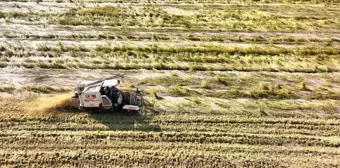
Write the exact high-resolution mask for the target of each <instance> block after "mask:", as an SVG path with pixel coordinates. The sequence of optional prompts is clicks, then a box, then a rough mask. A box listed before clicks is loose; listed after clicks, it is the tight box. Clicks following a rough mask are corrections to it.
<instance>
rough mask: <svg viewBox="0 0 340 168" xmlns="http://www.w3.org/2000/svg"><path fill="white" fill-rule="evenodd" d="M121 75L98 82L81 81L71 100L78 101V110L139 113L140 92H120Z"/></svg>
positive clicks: (141, 99) (140, 103)
mask: <svg viewBox="0 0 340 168" xmlns="http://www.w3.org/2000/svg"><path fill="white" fill-rule="evenodd" d="M123 77H124V75H123V74H118V75H114V76H111V77H108V78H105V79H102V80H98V81H83V82H81V83H80V85H79V86H78V87H76V88H75V90H74V96H73V97H72V98H77V99H79V109H80V110H83V109H85V110H91V109H92V110H106V111H111V112H121V113H140V111H141V108H142V105H143V95H142V92H141V91H140V90H138V88H137V90H136V91H121V90H118V89H117V86H118V85H121V84H122V78H123Z"/></svg>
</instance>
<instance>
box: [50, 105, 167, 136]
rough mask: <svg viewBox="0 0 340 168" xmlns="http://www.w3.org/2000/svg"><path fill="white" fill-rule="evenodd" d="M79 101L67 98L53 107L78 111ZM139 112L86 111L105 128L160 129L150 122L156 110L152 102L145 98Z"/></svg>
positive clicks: (67, 110) (72, 111)
mask: <svg viewBox="0 0 340 168" xmlns="http://www.w3.org/2000/svg"><path fill="white" fill-rule="evenodd" d="M78 104H79V102H78V101H77V100H75V99H71V100H70V99H67V100H66V101H63V102H62V103H60V105H59V106H57V107H54V110H55V111H62V112H65V113H75V114H77V113H79V110H78V107H77V106H78ZM142 109H143V110H142V112H141V113H128V114H122V113H114V112H110V111H87V113H88V114H89V115H90V118H92V119H94V120H96V121H97V122H98V123H101V124H103V125H105V126H106V129H107V130H123V131H129V130H135V131H161V128H160V126H159V125H158V124H156V123H154V122H152V118H153V117H154V116H155V114H156V112H155V111H154V110H153V109H154V108H153V104H152V103H150V102H149V101H147V100H145V101H144V103H143V108H142Z"/></svg>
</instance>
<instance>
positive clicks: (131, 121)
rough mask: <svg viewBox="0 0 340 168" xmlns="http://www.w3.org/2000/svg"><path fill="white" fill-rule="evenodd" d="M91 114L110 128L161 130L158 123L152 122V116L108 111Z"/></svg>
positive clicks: (120, 129) (121, 129)
mask: <svg viewBox="0 0 340 168" xmlns="http://www.w3.org/2000/svg"><path fill="white" fill-rule="evenodd" d="M89 114H90V116H91V118H93V119H94V120H96V121H98V122H99V123H101V124H103V125H105V126H106V127H107V129H108V130H117V131H118V130H119V131H130V130H134V131H157V132H158V131H161V128H160V126H159V125H158V124H155V123H152V122H151V121H152V116H147V115H142V114H121V113H108V112H89Z"/></svg>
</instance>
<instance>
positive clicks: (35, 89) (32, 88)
mask: <svg viewBox="0 0 340 168" xmlns="http://www.w3.org/2000/svg"><path fill="white" fill-rule="evenodd" d="M23 89H24V90H27V91H31V92H35V93H64V92H69V91H70V89H67V88H54V87H50V86H38V85H34V86H24V87H23Z"/></svg>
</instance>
